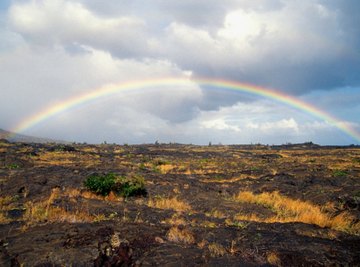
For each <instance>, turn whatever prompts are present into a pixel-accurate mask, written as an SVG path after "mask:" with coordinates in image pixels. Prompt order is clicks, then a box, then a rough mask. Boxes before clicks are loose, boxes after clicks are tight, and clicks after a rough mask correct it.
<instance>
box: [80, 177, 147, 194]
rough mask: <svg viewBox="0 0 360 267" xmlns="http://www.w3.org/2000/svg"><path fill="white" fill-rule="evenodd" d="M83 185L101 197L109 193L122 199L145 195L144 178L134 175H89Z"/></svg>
mask: <svg viewBox="0 0 360 267" xmlns="http://www.w3.org/2000/svg"><path fill="white" fill-rule="evenodd" d="M84 185H85V186H86V187H87V188H88V189H89V190H91V191H92V192H94V193H96V194H99V195H102V196H107V195H109V193H110V192H111V191H113V192H114V193H115V194H118V195H121V196H124V197H130V196H140V195H142V196H145V195H146V194H147V192H146V189H145V180H144V178H143V177H142V176H140V175H136V174H135V175H129V176H118V175H116V174H114V173H108V174H105V175H91V176H89V177H88V178H87V179H86V181H85V182H84Z"/></svg>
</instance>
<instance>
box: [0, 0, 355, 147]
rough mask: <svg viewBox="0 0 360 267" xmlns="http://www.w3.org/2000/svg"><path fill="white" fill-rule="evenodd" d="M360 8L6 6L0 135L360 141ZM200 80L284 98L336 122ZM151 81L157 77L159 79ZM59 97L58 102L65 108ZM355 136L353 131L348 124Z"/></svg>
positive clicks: (14, 0)
mask: <svg viewBox="0 0 360 267" xmlns="http://www.w3.org/2000/svg"><path fill="white" fill-rule="evenodd" d="M359 12H360V1H358V0H346V1H345V0H252V1H247V0H223V1H215V0H197V1H190V0H183V1H171V0H153V1H140V0H107V1H100V0H72V1H71V0H5V1H4V0H2V1H0V128H1V129H5V130H16V129H20V128H21V127H19V125H21V124H23V123H24V122H29V121H30V122H31V118H33V117H34V116H35V115H36V114H41V113H42V114H46V111H47V110H49V108H51V107H53V106H57V105H61V103H63V102H64V101H67V100H69V99H73V98H74V97H76V96H79V95H84V94H86V93H88V92H92V91H94V90H95V91H96V90H97V89H98V88H102V87H104V86H107V85H109V84H112V85H117V86H118V87H119V88H121V85H122V84H126V83H132V82H139V81H140V82H141V81H151V80H162V79H165V78H174V79H182V80H186V81H189V83H188V84H187V85H182V84H177V83H174V84H168V85H167V86H158V84H156V83H155V82H154V84H153V86H147V87H146V88H145V87H144V88H141V87H140V88H134V89H131V90H119V91H118V92H117V93H116V94H112V95H109V96H103V97H99V98H96V99H93V100H92V101H88V102H85V103H79V104H77V105H74V106H72V107H71V108H65V109H63V110H60V112H58V113H56V114H55V115H53V116H48V117H45V118H44V119H43V120H41V121H38V122H36V123H35V122H34V123H32V124H31V123H30V124H29V126H28V127H25V128H24V127H23V128H21V133H23V134H28V135H34V136H39V137H46V138H54V139H60V140H66V141H74V142H88V143H101V142H104V141H106V142H108V143H118V144H122V143H127V144H139V143H140V144H141V143H154V142H155V141H158V142H162V143H169V142H178V143H193V144H208V143H209V142H211V143H213V144H218V143H221V144H250V143H262V144H285V143H301V142H310V141H312V142H314V143H318V144H323V145H325V144H329V145H349V144H360V140H359V138H356V137H354V134H353V136H351V135H350V134H348V133H347V132H346V130H345V131H344V130H343V129H344V127H338V126H339V125H343V126H344V125H345V128H346V129H352V132H353V133H355V134H357V135H358V136H360V116H359V115H360V16H359V15H358V14H359ZM198 78H209V79H214V80H226V81H233V82H238V83H247V84H250V85H254V86H258V87H261V88H268V89H269V90H275V91H276V92H278V93H280V94H285V95H288V96H290V97H291V98H294V99H297V100H299V101H302V102H305V103H307V104H309V105H311V106H313V107H314V108H315V109H317V110H320V111H321V112H322V113H323V114H327V115H328V116H329V117H331V118H336V119H335V121H336V123H333V122H329V121H328V120H326V119H324V118H323V117H321V116H316V114H313V113H311V112H306V111H305V110H303V109H301V108H300V109H299V108H295V107H294V106H292V105H291V104H289V103H288V104H286V103H283V102H281V101H277V100H276V99H273V98H267V97H264V96H261V95H256V94H252V93H245V92H241V91H234V90H228V89H229V88H227V89H226V88H222V87H214V86H205V85H202V84H199V83H197V82H196V79H198ZM148 85H151V82H148ZM59 103H60V104H59ZM340 128H343V129H340Z"/></svg>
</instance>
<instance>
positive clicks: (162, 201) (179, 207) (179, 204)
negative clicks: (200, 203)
mask: <svg viewBox="0 0 360 267" xmlns="http://www.w3.org/2000/svg"><path fill="white" fill-rule="evenodd" d="M147 205H148V206H149V207H150V208H157V209H164V210H175V211H179V212H184V211H189V210H191V206H190V205H189V204H188V203H186V202H184V201H181V200H179V199H177V197H173V198H164V197H158V198H154V199H149V201H148V203H147Z"/></svg>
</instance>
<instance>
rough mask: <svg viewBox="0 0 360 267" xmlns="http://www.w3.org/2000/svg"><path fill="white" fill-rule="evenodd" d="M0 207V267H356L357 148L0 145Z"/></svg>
mask: <svg viewBox="0 0 360 267" xmlns="http://www.w3.org/2000/svg"><path fill="white" fill-rule="evenodd" d="M106 173H116V174H118V175H125V176H126V175H131V174H136V175H141V176H142V177H143V178H144V179H145V185H146V190H147V195H146V196H138V197H128V198H123V197H121V196H117V195H115V194H114V193H110V195H109V196H106V197H103V196H99V195H96V194H94V193H92V192H90V191H89V190H87V188H85V186H84V181H85V180H86V178H87V177H89V176H90V175H92V174H106ZM0 208H1V213H0V265H1V266H219V265H221V266H342V265H345V266H359V265H360V253H359V251H360V236H359V235H360V223H359V219H360V148H359V147H320V146H317V145H314V144H312V143H307V144H302V145H288V146H276V147H275V146H274V147H271V146H263V145H249V146H193V145H179V144H155V145H136V146H129V145H122V146H120V145H109V144H102V145H87V144H72V145H60V144H26V143H25V144H21V143H9V142H7V141H5V140H2V141H0Z"/></svg>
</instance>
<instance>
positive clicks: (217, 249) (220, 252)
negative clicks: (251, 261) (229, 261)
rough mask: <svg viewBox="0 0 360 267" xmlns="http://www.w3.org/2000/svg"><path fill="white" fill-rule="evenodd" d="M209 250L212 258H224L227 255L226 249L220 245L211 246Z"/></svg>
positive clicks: (213, 244)
mask: <svg viewBox="0 0 360 267" xmlns="http://www.w3.org/2000/svg"><path fill="white" fill-rule="evenodd" d="M208 249H209V251H210V256H211V257H222V256H224V255H225V254H226V249H225V248H224V247H223V246H222V245H220V244H218V243H211V244H209V245H208Z"/></svg>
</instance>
